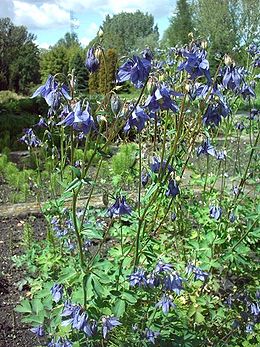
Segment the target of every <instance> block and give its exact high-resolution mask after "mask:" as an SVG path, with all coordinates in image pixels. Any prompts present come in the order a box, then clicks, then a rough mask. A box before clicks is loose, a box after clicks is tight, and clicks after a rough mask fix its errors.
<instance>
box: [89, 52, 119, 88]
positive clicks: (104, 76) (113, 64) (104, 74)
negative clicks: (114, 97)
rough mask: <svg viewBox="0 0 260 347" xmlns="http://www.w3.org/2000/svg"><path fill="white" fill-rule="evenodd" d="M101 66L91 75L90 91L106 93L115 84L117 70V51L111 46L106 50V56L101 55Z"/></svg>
mask: <svg viewBox="0 0 260 347" xmlns="http://www.w3.org/2000/svg"><path fill="white" fill-rule="evenodd" d="M99 59H100V67H99V69H98V71H96V72H94V73H92V74H90V76H89V93H90V94H97V93H98V94H99V93H100V94H104V93H107V92H109V91H110V90H111V89H112V88H113V87H114V86H115V80H116V70H117V60H118V56H117V52H116V50H115V49H113V48H110V49H108V50H107V51H105V53H104V56H103V55H102V56H100V58H99Z"/></svg>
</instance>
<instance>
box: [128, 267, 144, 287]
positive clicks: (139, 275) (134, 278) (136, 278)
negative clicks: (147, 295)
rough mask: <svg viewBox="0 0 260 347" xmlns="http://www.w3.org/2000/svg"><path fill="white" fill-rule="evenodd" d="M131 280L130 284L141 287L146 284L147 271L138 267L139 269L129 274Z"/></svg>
mask: <svg viewBox="0 0 260 347" xmlns="http://www.w3.org/2000/svg"><path fill="white" fill-rule="evenodd" d="M129 282H130V286H132V287H134V286H136V285H138V286H139V287H141V286H146V285H147V280H146V275H145V271H144V270H143V269H138V270H137V271H135V272H134V273H132V274H131V275H130V276H129Z"/></svg>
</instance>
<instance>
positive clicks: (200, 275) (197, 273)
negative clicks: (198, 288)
mask: <svg viewBox="0 0 260 347" xmlns="http://www.w3.org/2000/svg"><path fill="white" fill-rule="evenodd" d="M187 273H188V274H190V273H193V274H194V280H195V281H197V280H200V281H202V282H204V281H206V279H207V278H208V277H209V274H208V273H207V272H204V271H202V270H201V269H200V268H198V267H196V266H195V265H193V264H189V265H188V266H187Z"/></svg>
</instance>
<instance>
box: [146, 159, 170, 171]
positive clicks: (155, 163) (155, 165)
mask: <svg viewBox="0 0 260 347" xmlns="http://www.w3.org/2000/svg"><path fill="white" fill-rule="evenodd" d="M150 169H151V171H152V172H154V173H159V171H160V170H162V171H165V170H166V160H164V161H163V162H162V163H161V162H160V160H159V159H158V158H156V157H153V158H152V163H151V164H150ZM167 169H168V171H169V172H172V171H174V170H173V167H172V166H171V165H170V164H168V166H167Z"/></svg>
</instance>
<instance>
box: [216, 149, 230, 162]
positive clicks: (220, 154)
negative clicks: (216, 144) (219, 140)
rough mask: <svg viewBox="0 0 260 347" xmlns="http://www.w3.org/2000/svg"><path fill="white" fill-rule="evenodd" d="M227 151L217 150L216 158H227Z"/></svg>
mask: <svg viewBox="0 0 260 347" xmlns="http://www.w3.org/2000/svg"><path fill="white" fill-rule="evenodd" d="M226 157H227V156H226V153H225V151H218V152H216V159H217V160H226Z"/></svg>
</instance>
